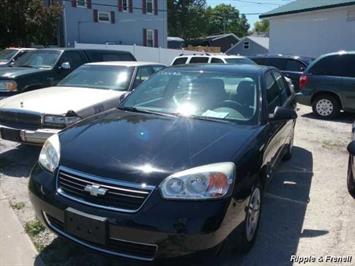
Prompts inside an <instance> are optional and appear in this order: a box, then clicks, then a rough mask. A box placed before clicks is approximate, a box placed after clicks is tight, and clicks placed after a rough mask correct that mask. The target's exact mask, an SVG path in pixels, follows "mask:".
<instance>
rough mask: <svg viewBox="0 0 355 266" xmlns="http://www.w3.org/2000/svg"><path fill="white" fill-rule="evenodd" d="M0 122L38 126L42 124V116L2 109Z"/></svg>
mask: <svg viewBox="0 0 355 266" xmlns="http://www.w3.org/2000/svg"><path fill="white" fill-rule="evenodd" d="M0 122H1V123H17V124H25V125H31V126H40V125H41V124H42V116H41V115H40V114H38V113H33V112H26V111H21V110H10V109H2V110H0Z"/></svg>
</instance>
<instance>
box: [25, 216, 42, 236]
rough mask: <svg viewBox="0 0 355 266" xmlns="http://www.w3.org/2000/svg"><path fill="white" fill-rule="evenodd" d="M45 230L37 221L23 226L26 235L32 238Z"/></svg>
mask: <svg viewBox="0 0 355 266" xmlns="http://www.w3.org/2000/svg"><path fill="white" fill-rule="evenodd" d="M45 229H46V228H45V227H44V225H43V224H42V223H41V222H40V221H39V220H37V219H34V220H32V221H30V222H27V223H26V224H25V230H26V233H27V234H28V235H29V236H30V237H31V238H34V237H36V236H37V235H39V234H40V233H41V232H43V231H44V230H45Z"/></svg>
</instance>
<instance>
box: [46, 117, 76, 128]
mask: <svg viewBox="0 0 355 266" xmlns="http://www.w3.org/2000/svg"><path fill="white" fill-rule="evenodd" d="M79 120H81V118H80V117H77V116H61V115H45V116H44V120H43V122H44V126H48V127H58V128H64V127H67V126H70V125H71V124H74V123H76V122H78V121H79Z"/></svg>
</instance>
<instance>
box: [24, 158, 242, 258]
mask: <svg viewBox="0 0 355 266" xmlns="http://www.w3.org/2000/svg"><path fill="white" fill-rule="evenodd" d="M55 182H56V178H55V177H53V175H52V174H50V173H48V172H47V171H45V170H43V169H42V168H41V167H40V166H38V165H37V166H36V167H35V168H34V170H33V172H32V175H31V179H30V183H29V189H30V198H31V201H32V204H33V206H34V208H35V211H36V214H37V216H38V217H39V219H41V220H42V222H44V223H45V224H46V225H47V226H48V227H49V228H50V229H51V230H52V231H54V232H55V233H57V234H58V235H61V236H63V237H66V238H68V239H70V240H72V241H74V242H76V243H78V244H80V245H83V246H85V247H88V248H91V249H93V250H96V251H99V252H103V253H107V254H111V255H118V256H121V257H126V258H130V259H138V260H144V261H152V260H155V259H159V258H171V257H178V256H184V255H188V254H192V253H195V252H198V251H202V250H208V249H210V248H213V247H215V246H217V245H218V244H220V243H221V242H222V241H223V240H225V239H226V238H227V236H228V235H229V234H230V233H231V232H232V231H233V230H234V229H235V228H236V227H237V226H238V225H240V224H241V223H242V221H243V220H244V218H245V209H246V202H247V200H246V199H245V200H239V201H236V200H234V199H233V198H228V199H223V200H211V201H176V200H163V199H162V198H161V196H160V192H159V190H158V189H157V188H156V189H155V190H154V191H153V192H152V194H151V196H150V197H149V199H148V200H147V201H146V202H145V203H144V205H143V206H142V208H141V209H139V211H137V212H135V213H125V212H120V211H110V210H105V209H103V208H98V207H92V206H88V205H85V204H82V203H80V202H77V201H73V200H71V199H68V198H65V197H63V196H61V195H59V194H58V193H57V190H56V186H55ZM68 209H74V210H77V211H79V212H82V213H85V214H87V215H95V216H96V217H99V218H100V217H101V218H105V219H107V227H106V228H107V229H106V230H107V231H106V243H105V244H104V245H103V244H97V243H92V242H89V241H85V240H83V239H79V238H77V237H75V236H73V235H71V234H70V233H68V231H67V229H66V228H67V227H66V221H67V220H66V215H65V213H66V210H68Z"/></svg>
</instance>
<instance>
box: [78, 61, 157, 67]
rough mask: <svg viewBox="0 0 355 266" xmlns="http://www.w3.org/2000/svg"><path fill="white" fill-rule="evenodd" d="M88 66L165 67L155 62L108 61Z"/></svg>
mask: <svg viewBox="0 0 355 266" xmlns="http://www.w3.org/2000/svg"><path fill="white" fill-rule="evenodd" d="M85 65H86V66H92V65H93V66H126V67H137V66H148V65H154V66H164V65H163V64H160V63H153V62H142V61H106V62H95V63H88V64H85Z"/></svg>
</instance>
